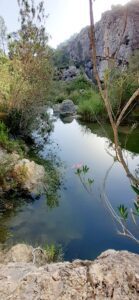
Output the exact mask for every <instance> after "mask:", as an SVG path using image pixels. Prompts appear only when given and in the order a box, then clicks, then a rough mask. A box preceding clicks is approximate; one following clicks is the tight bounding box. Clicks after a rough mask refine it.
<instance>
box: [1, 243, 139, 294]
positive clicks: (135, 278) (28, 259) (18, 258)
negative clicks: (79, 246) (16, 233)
mask: <svg viewBox="0 0 139 300" xmlns="http://www.w3.org/2000/svg"><path fill="white" fill-rule="evenodd" d="M42 253H43V251H42V252H41V250H40V254H38V253H37V251H36V258H38V257H40V259H41V262H42V263H41V266H38V264H37V263H36V262H35V249H33V248H32V247H29V246H25V245H17V246H14V247H13V248H11V249H10V250H9V252H7V253H6V254H5V255H4V254H3V253H1V255H0V257H1V260H2V255H3V261H1V260H0V279H1V287H0V299H1V300H8V299H12V300H14V299H20V300H21V299H24V300H28V299H30V300H33V299H43V300H55V299H57V300H58V299H59V300H65V299H68V300H70V299H75V300H80V299H82V300H86V299H95V300H104V299H108V300H109V299H115V300H121V299H122V300H129V299H132V300H137V299H138V295H139V255H136V254H133V253H130V252H127V251H115V250H108V251H105V252H104V253H102V254H101V255H100V256H99V257H98V258H97V259H96V260H94V261H87V260H86V261H81V260H76V261H73V262H71V263H70V262H60V263H54V264H53V263H52V264H48V263H46V260H42V256H43V255H42ZM7 287H8V288H7Z"/></svg>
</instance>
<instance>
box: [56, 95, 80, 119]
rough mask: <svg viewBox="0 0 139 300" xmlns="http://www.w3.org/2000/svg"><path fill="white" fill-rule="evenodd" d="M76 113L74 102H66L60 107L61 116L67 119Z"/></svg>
mask: <svg viewBox="0 0 139 300" xmlns="http://www.w3.org/2000/svg"><path fill="white" fill-rule="evenodd" d="M75 113H76V106H75V105H74V103H73V101H72V100H69V99H67V100H64V101H63V102H62V103H61V105H60V116H61V117H67V116H70V115H74V114H75Z"/></svg>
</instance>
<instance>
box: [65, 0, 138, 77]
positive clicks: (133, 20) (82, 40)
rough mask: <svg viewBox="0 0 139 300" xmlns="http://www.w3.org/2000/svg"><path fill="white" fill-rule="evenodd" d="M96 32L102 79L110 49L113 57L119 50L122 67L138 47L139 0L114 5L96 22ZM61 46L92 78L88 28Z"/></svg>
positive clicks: (118, 59)
mask: <svg viewBox="0 0 139 300" xmlns="http://www.w3.org/2000/svg"><path fill="white" fill-rule="evenodd" d="M123 33H124V34H123ZM95 34H96V48H97V56H98V61H97V63H98V70H99V74H100V77H101V78H102V77H103V72H104V70H105V69H106V68H107V57H106V55H107V49H109V56H110V57H113V56H114V54H115V53H116V52H117V64H118V65H119V66H124V65H126V64H127V63H128V60H129V57H130V56H131V54H133V53H134V51H136V50H138V49H139V0H132V1H130V2H129V3H128V4H126V5H125V6H122V5H118V6H113V7H112V9H111V10H110V11H107V12H105V13H104V14H103V15H102V18H101V20H100V21H99V22H98V23H96V25H95ZM60 49H62V50H63V51H64V52H65V53H66V55H67V56H68V57H69V58H70V60H71V61H72V62H73V63H74V64H75V65H76V66H83V67H84V69H85V72H86V74H87V75H88V76H89V77H90V78H91V77H92V63H91V53H90V41H89V27H86V28H84V29H82V31H81V32H80V33H79V34H78V35H76V36H75V37H73V38H72V39H70V40H69V42H67V43H66V44H65V45H64V46H61V47H60Z"/></svg>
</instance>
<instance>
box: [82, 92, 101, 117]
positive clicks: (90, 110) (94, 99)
mask: <svg viewBox="0 0 139 300" xmlns="http://www.w3.org/2000/svg"><path fill="white" fill-rule="evenodd" d="M104 112H105V109H104V105H103V103H102V100H101V98H100V96H99V94H98V93H96V92H95V91H92V94H91V96H90V97H89V98H88V99H86V100H83V101H80V102H79V108H78V113H79V114H80V115H81V117H82V119H83V120H85V121H96V120H97V119H99V118H102V117H103V118H105V117H104Z"/></svg>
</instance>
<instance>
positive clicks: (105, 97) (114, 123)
mask: <svg viewBox="0 0 139 300" xmlns="http://www.w3.org/2000/svg"><path fill="white" fill-rule="evenodd" d="M89 8H90V46H91V53H92V63H93V71H94V75H95V78H96V82H97V85H98V88H99V92H100V95H101V98H102V101H103V103H104V105H105V108H106V111H107V114H108V117H109V121H110V124H111V127H112V130H113V136H114V143H115V151H116V158H117V160H118V161H119V162H121V163H122V165H123V167H124V169H125V171H126V174H127V176H129V177H130V179H131V180H132V181H133V182H134V183H135V184H139V179H138V178H136V177H135V176H133V175H132V173H131V172H130V170H129V168H128V166H127V164H126V162H125V159H124V156H123V153H122V149H121V147H120V143H119V137H118V128H119V126H120V124H121V122H122V119H123V118H124V116H125V114H126V112H127V111H128V109H129V108H130V107H131V105H132V103H133V102H135V101H136V100H137V97H138V96H139V88H137V89H136V91H135V92H134V93H133V95H132V96H131V97H130V99H128V101H127V102H126V104H125V105H124V107H123V108H122V110H121V111H120V112H119V114H118V115H117V116H115V115H114V114H113V110H112V105H111V101H110V98H109V94H108V72H106V74H105V76H104V89H103V86H102V83H101V81H100V78H99V74H98V70H97V51H96V42H95V25H94V14H93V0H89ZM127 13H128V12H127V11H126V13H125V24H124V28H123V30H122V31H121V32H122V34H121V39H120V43H121V41H122V38H123V36H124V32H125V29H126V23H127ZM120 43H119V47H118V48H117V50H116V52H115V53H114V55H113V57H110V56H109V49H108V48H107V57H108V66H109V67H110V62H111V61H112V62H113V65H114V64H115V61H116V56H117V53H118V51H119V49H120ZM108 71H109V69H108Z"/></svg>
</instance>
